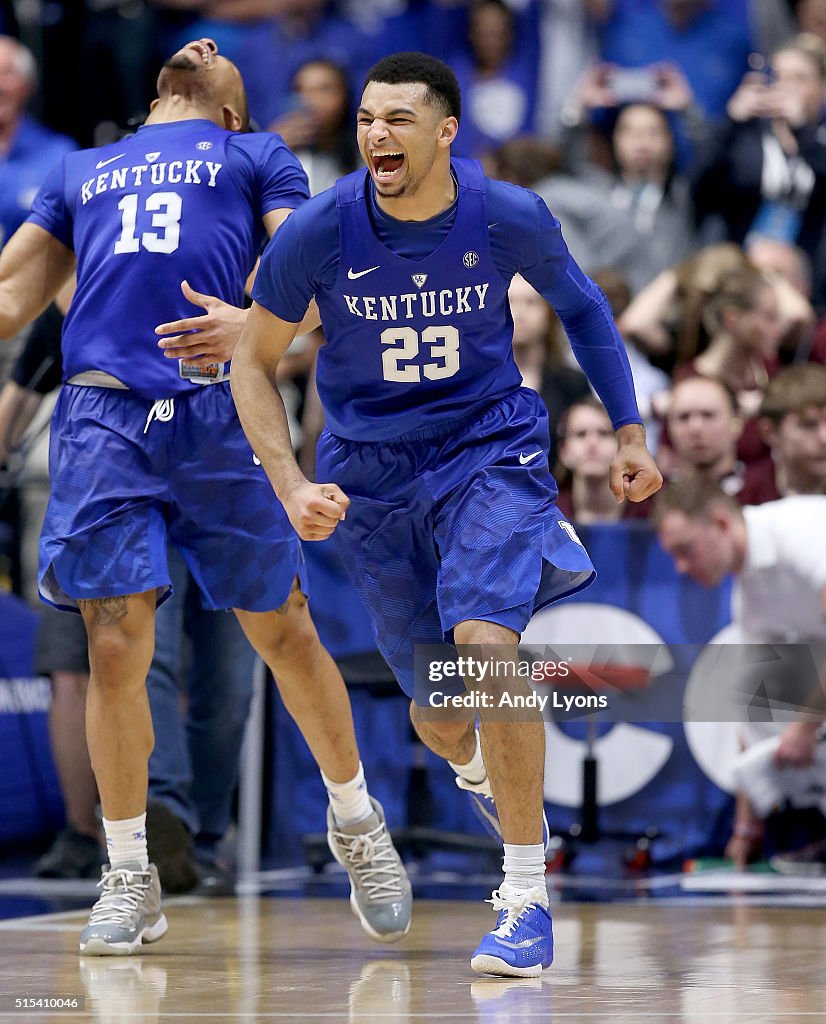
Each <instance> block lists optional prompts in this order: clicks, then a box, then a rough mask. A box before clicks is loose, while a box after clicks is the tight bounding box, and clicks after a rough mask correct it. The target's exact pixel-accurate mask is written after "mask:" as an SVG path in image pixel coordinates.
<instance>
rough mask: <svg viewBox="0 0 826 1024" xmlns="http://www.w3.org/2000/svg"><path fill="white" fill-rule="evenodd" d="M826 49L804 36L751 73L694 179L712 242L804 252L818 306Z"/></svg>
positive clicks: (825, 275) (824, 268)
mask: <svg viewBox="0 0 826 1024" xmlns="http://www.w3.org/2000/svg"><path fill="white" fill-rule="evenodd" d="M825 58H826V48H824V45H823V43H822V42H821V41H820V40H819V39H817V38H816V37H814V36H810V35H801V36H797V37H796V38H795V39H793V40H792V41H791V42H790V43H788V44H787V45H785V46H784V47H782V48H781V49H779V50H777V51H776V52H775V53H774V54H772V56H771V58H770V61H769V68H768V69H767V70H765V71H752V72H750V73H749V74H747V75H746V76H745V78H744V79H743V81H742V83H741V85H740V87H739V88H738V89H737V91H736V92H735V93H734V95H733V96H732V97H731V99H730V100H729V103H728V106H727V108H726V115H727V116H726V118H725V120H724V121H723V122H722V123H721V124H720V125H719V126H718V128H717V130H716V131H715V132H714V133H713V135H712V137H711V138H710V139H709V141H708V143H707V145H706V147H705V148H704V149H703V151H702V152H701V153H700V155H699V158H698V161H697V165H696V167H695V171H694V175H693V178H694V198H695V206H696V211H697V219H698V224H699V226H700V229H701V233H702V234H703V236H704V237H705V238H706V239H707V240H709V241H712V240H720V239H721V238H728V239H730V240H732V241H735V242H738V243H741V244H742V243H743V242H745V241H746V239H747V237H748V236H749V235H755V234H759V235H764V236H767V237H769V238H775V239H779V240H781V241H784V242H788V243H793V244H796V245H798V246H800V248H801V249H803V250H804V252H806V254H807V255H808V256H809V258H810V259H811V260H812V261H813V263H814V281H815V300H816V301H819V302H822V301H823V300H824V298H825V297H826V292H825V291H824V287H825V286H826V258H824V256H825V255H826V254H824V253H823V252H822V251H821V249H822V246H821V245H820V236H821V229H822V225H823V220H824V216H826V139H824V135H823V125H822V122H823V105H824V98H826V63H824V60H825Z"/></svg>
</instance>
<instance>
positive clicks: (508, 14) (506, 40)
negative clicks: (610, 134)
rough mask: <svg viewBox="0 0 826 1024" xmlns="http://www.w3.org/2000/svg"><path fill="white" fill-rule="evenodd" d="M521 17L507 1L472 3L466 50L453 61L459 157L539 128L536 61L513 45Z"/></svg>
mask: <svg viewBox="0 0 826 1024" xmlns="http://www.w3.org/2000/svg"><path fill="white" fill-rule="evenodd" d="M517 17H518V15H516V14H515V13H514V12H513V11H512V10H511V9H510V8H509V7H508V5H507V4H506V3H504V2H503V0H477V2H476V3H473V4H472V5H471V6H470V9H469V11H468V29H467V50H466V52H462V53H459V54H458V55H456V56H454V58H453V59H452V61H451V63H452V66H453V68H454V70H455V72H456V77H457V78H458V80H459V84H460V86H461V89H462V97H463V103H462V106H463V111H462V124H461V127H460V130H459V135H458V136H457V140H456V144H455V151H456V156H473V157H480V156H482V155H483V154H484V153H486V152H488V151H490V150H493V149H495V148H496V147H497V146H498V145H501V144H502V143H503V142H506V141H507V140H508V139H512V138H514V137H515V136H517V135H522V134H524V133H526V132H533V131H534V130H535V125H536V77H537V66H536V61H535V59H534V53H533V51H532V50H527V51H526V50H523V49H522V48H517V47H516V45H515V41H516V35H517V26H516V19H517Z"/></svg>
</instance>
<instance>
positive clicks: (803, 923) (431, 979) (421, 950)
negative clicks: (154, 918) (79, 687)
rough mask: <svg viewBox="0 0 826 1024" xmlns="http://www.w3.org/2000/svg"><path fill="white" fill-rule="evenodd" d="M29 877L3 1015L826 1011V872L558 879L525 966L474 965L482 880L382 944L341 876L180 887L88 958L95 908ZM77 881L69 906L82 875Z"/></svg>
mask: <svg viewBox="0 0 826 1024" xmlns="http://www.w3.org/2000/svg"><path fill="white" fill-rule="evenodd" d="M782 881H783V882H788V880H782ZM15 884H17V883H9V882H8V881H7V882H4V883H3V885H2V887H0V909H2V908H3V907H5V913H6V914H14V913H17V914H20V913H21V912H22V913H27V916H6V917H5V919H4V920H2V921H0V1021H2V1020H15V1021H16V1020H20V1021H29V1022H35V1021H55V1020H58V1019H60V1018H65V1019H70V1018H71V1019H73V1020H83V1021H90V1022H100V1024H119V1022H121V1021H124V1022H125V1021H135V1022H136V1024H137V1022H142V1024H154V1022H160V1021H174V1022H179V1021H181V1022H185V1021H193V1022H194V1021H201V1020H203V1021H208V1022H221V1021H226V1022H236V1021H262V1022H288V1021H298V1022H302V1024H310V1022H314V1021H318V1022H319V1024H320V1022H332V1021H335V1022H344V1024H351V1022H365V1024H369V1022H376V1024H419V1022H421V1024H424V1022H431V1021H432V1022H437V1021H445V1022H453V1021H457V1022H458V1021H467V1022H478V1024H500V1022H501V1024H504V1022H511V1021H514V1022H519V1021H537V1022H550V1021H562V1022H566V1024H568V1022H577V1021H582V1022H604V1024H615V1022H616V1024H619V1022H630V1021H635V1022H636V1021H652V1022H656V1021H662V1022H664V1024H681V1022H685V1024H700V1022H704V1021H708V1022H710V1024H779V1022H789V1024H793V1022H800V1024H803V1022H816V1021H817V1022H819V1021H823V1022H826V972H824V969H823V963H824V950H826V913H825V912H824V907H826V883H824V882H820V883H818V884H815V885H813V886H806V885H804V886H802V887H800V886H799V885H797V884H795V883H792V884H790V885H786V886H785V889H786V890H787V891H783V889H784V886H783V885H780V886H779V887H778V888H777V890H776V891H772V892H766V891H762V892H761V891H749V889H750V888H753V887H752V886H750V885H749V884H748V881H747V880H745V881H744V884H743V886H742V889H741V891H732V890H731V885H730V882H726V883H725V884H724V885H722V886H717V888H720V889H727V890H728V891H721V892H716V893H708V892H705V891H696V892H693V891H690V890H691V889H697V890H703V889H706V888H708V886H706V885H705V884H704V883H703V884H697V883H696V880H695V883H694V884H692V885H689V886H688V887H687V888H688V890H689V891H686V887H685V886H683V885H682V884H681V881H680V879H679V876H674V877H672V878H671V879H666V880H660V882H658V883H657V884H655V885H649V884H647V883H644V882H643V883H640V884H630V885H629V886H627V887H625V889H622V888H620V889H617V890H615V891H614V892H612V893H607V892H606V890H604V889H602V888H601V887H600V886H599V885H598V884H597V885H595V886H594V887H593V889H592V891H591V892H590V893H589V892H588V889H587V885H586V886H585V887H583V883H582V881H581V880H580V881H578V882H577V883H576V887H575V889H572V890H570V891H569V890H568V889H567V888H566V884H565V881H564V880H558V881H555V882H554V883H552V885H553V891H552V900H553V906H554V919H555V933H556V947H557V952H556V960H555V963H554V966H553V967H552V968H551V969H550V970H549V971H546V972H545V973H544V975H543V977H542V978H541V979H520V980H516V979H497V978H485V977H480V976H478V975H476V974H474V973H473V971H471V969H470V966H469V963H468V960H469V957H470V954H471V952H472V951H473V949H474V948H475V945H476V943H477V942H478V940H479V938H480V937H481V935H482V934H483V933H484V932H485V931H486V930H488V929H489V928H490V927H491V926H492V921H493V912H492V910H491V909H490V908H489V907H487V906H486V905H485V904H484V903H483V902H482V897H483V896H484V892H483V891H482V888H481V887H476V886H474V884H473V883H472V882H471V883H470V884H467V882H466V883H465V884H464V885H460V886H459V887H458V888H455V889H451V888H450V887H447V888H445V887H444V886H442V887H441V889H442V891H443V892H447V893H451V892H453V894H454V895H461V896H468V895H470V892H469V890H474V891H473V893H472V895H473V898H472V899H417V901H416V904H415V910H414V920H413V927H412V929H411V932H410V934H409V936H408V937H407V938H406V939H404V940H402V941H401V942H399V943H397V944H395V945H392V946H381V945H377V944H376V943H373V942H371V941H370V939H368V938H367V937H366V936H364V935H363V934H362V932H361V930H360V928H359V926H358V924H357V922H356V920H355V918H354V917H353V916H352V915H351V913H350V911H349V906H348V904H347V900H346V896H345V889H344V888H343V887H342V886H341V884H340V880H339V881H336V882H335V885H334V889H333V890H331V892H333V891H334V893H335V894H334V895H331V896H329V897H326V898H308V897H307V896H306V895H302V894H303V893H306V892H308V891H309V892H318V891H320V890H319V889H318V887H317V886H312V885H310V886H307V885H305V884H303V883H302V882H301V880H300V879H298V880H297V881H294V883H293V884H285V883H284V879H281V881H280V882H278V884H273V883H272V882H268V881H267V878H266V876H262V878H261V880H260V881H259V882H258V883H257V884H252V885H249V886H247V887H246V888H247V889H248V893H249V894H247V895H240V896H237V897H236V898H228V899H212V900H208V899H203V898H196V897H181V898H178V899H171V900H167V901H166V912H167V917H168V919H169V926H170V927H169V932H168V933H167V935H166V937H165V938H164V939H162V940H161V941H160V942H158V943H156V944H154V945H152V946H145V947H144V948H143V951H142V952H141V954H140V955H138V956H133V957H128V958H96V957H89V958H80V957H79V956H78V955H77V952H76V950H77V936H78V932H79V929H80V928H81V927H82V925H83V924H84V923H85V917H86V911H84V910H77V909H72V910H64V911H60V912H57V913H54V912H52V913H38V914H32V913H31V912H30V911H31V910H32V909H33V908H34V909H42V908H43V907H48V906H55V905H56V904H55V900H54V893H58V892H60V891H61V888H60V886H61V884H57V886H56V887H54V888H52V890H51V893H52V895H51V896H50V897H47V898H45V899H44V897H43V892H41V894H40V896H39V897H36V898H35V897H34V896H32V897H25V898H23V897H21V896H20V893H21V892H22V890H21V889H20V887H19V885H18V888H17V889H15V887H14V886H15ZM82 884H86V885H88V883H81V885H82ZM52 885H53V886H55V883H52ZM63 885H64V886H65V883H63ZM764 887H765V884H764V883H760V884H759V885H758V886H757V889H758V890H759V889H760V888H764ZM420 888H421V887H420ZM476 888H478V889H479V891H478V892H476V891H475V889H476ZM710 888H711V889H714V888H715V885H714V883H713V882H712V883H711V884H710ZM807 889H808V891H806V890H807ZM257 890H261V891H260V892H259V891H257ZM62 891H63V896H61V897H60V899H62V900H63V905H66V893H67V892H68V893H70V894H71V888H70V889H68V890H66V889H65V888H64V889H63V890H62ZM424 891H425V892H427V893H432V892H433V891H434V890H433V888H432V887H424ZM15 892H16V893H18V895H17V896H14V893H15ZM45 892H46V893H47V894H48V892H49V890H48V886H47V888H46V890H45ZM90 892H91V890H90ZM273 892H275V893H276V895H271V893H273ZM4 893H5V895H4ZM268 893H269V894H268ZM570 896H573V897H574V898H573V899H571V898H569V897H570ZM477 897H478V898H477ZM93 898H94V897H93V896H87V895H86V894H85V893H84V894H81V893H80V892H75V894H74V898H73V899H70V900H69V902H71V903H73V905H74V906H75V907H80V906H84V907H87V908H88V906H89V904H90V902H91V900H92V899H93ZM606 899H609V900H610V901H609V902H602V900H606ZM57 905H60V901H59V900H58V903H57ZM16 999H29V1000H43V999H49V1000H51V1001H52V1008H48V1006H43V1005H42V1004H41V1005H40V1006H37V1005H35V1006H34V1007H32V1008H19V1004H18V1006H17V1007H16V1006H15V1000H16ZM71 1000H77V1001H78V1002H77V1008H76V1009H73V1008H71V1006H70V1005H67V1003H69V1001H71ZM60 1001H62V1003H63V1008H59V1007H60Z"/></svg>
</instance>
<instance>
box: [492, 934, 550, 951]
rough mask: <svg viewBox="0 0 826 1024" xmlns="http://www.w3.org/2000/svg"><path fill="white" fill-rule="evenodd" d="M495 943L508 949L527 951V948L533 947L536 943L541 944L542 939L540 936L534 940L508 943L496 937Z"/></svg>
mask: <svg viewBox="0 0 826 1024" xmlns="http://www.w3.org/2000/svg"><path fill="white" fill-rule="evenodd" d="M496 941H497V942H498V943H499V945H500V946H507V947H508V949H527V948H528V946H535V945H536V944H537V942H541V941H542V937H541V936H540V937H539V938H536V939H523V940H522V941H521V942H508V940H507V939H500V938H499V936H498V935H497V936H496Z"/></svg>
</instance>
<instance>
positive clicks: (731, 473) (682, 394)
mask: <svg viewBox="0 0 826 1024" xmlns="http://www.w3.org/2000/svg"><path fill="white" fill-rule="evenodd" d="M667 422H668V436H669V438H670V441H671V450H670V452H669V454H670V458H669V459H668V462H667V463H666V461H665V459H663V458H658V460H657V465H658V466H659V467H660V472H662V473H663V475H665V476H667V477H668V478H669V479H670V480H677V479H682V478H683V477H685V476H687V475H691V474H695V475H697V476H700V477H704V478H705V479H708V480H713V481H714V482H715V483H717V484H719V485H720V486H721V487H722V489H723V490H724V491H725V492H726V494H730V495H732V496H734V497H738V495H739V492H740V491H741V489H742V487H743V475H744V472H745V466H744V465H743V463H742V462H740V461H739V460H738V458H737V441H738V438H739V437H740V432H741V430H742V420H741V419H740V414H739V411H738V408H737V397H736V395H735V394H734V393H733V392H732V391H731V389H730V388H729V387H727V386H726V385H725V384H724V383H723V382H722V381H720V380H715V379H713V378H710V377H688V378H686V379H685V380H682V381H680V382H679V383H677V384H675V385H674V387H673V389H672V391H671V394H670V396H669V402H668V419H667ZM663 454H665V453H663Z"/></svg>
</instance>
